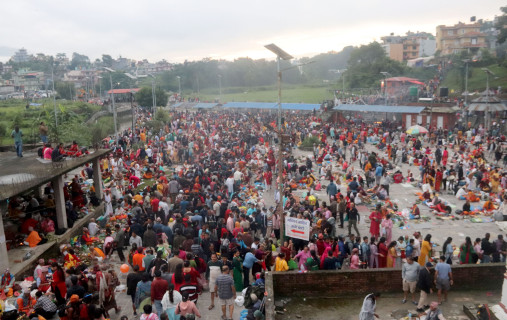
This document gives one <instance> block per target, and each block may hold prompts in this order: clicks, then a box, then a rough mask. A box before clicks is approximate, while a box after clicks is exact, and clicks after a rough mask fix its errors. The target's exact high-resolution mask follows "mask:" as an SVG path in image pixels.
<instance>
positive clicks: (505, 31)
mask: <svg viewBox="0 0 507 320" xmlns="http://www.w3.org/2000/svg"><path fill="white" fill-rule="evenodd" d="M500 10H501V11H502V12H503V14H502V15H501V16H499V17H498V20H497V23H496V25H495V27H496V29H497V30H498V31H499V33H498V36H497V38H496V39H497V41H498V43H499V44H502V43H504V42H505V40H507V28H506V27H505V26H507V6H506V7H501V8H500Z"/></svg>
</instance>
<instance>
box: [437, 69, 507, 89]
mask: <svg viewBox="0 0 507 320" xmlns="http://www.w3.org/2000/svg"><path fill="white" fill-rule="evenodd" d="M488 69H489V70H491V71H492V72H493V73H494V74H495V76H490V77H489V87H490V88H495V89H496V88H498V86H501V87H502V88H505V87H506V85H507V68H504V67H500V66H498V65H496V64H495V65H491V66H488ZM462 77H463V73H462V72H461V71H460V70H459V69H453V70H451V71H450V72H449V73H448V74H447V76H446V78H445V79H444V81H443V83H442V86H443V87H448V88H449V91H450V92H451V91H452V90H454V91H455V92H461V91H462V88H463V86H464V79H463V78H462ZM495 78H496V79H495ZM485 89H486V73H485V72H484V71H482V70H481V68H472V67H470V77H469V78H468V90H469V91H470V92H474V91H484V90H485Z"/></svg>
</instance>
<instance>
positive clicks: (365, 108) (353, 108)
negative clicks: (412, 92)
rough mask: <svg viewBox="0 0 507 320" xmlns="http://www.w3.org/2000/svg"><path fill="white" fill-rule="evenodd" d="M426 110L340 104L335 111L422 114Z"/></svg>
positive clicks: (406, 107) (420, 108)
mask: <svg viewBox="0 0 507 320" xmlns="http://www.w3.org/2000/svg"><path fill="white" fill-rule="evenodd" d="M424 108H426V107H411V106H382V105H359V104H340V105H338V106H335V107H334V108H333V110H336V111H353V112H354V111H355V112H380V113H421V112H422V111H423V110H424Z"/></svg>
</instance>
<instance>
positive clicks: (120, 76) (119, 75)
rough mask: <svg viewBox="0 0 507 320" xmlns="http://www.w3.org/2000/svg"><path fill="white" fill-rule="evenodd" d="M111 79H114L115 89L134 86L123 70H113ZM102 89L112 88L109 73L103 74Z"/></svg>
mask: <svg viewBox="0 0 507 320" xmlns="http://www.w3.org/2000/svg"><path fill="white" fill-rule="evenodd" d="M111 79H112V80H113V88H115V89H129V88H132V85H133V84H132V80H131V79H130V78H129V77H127V76H126V75H125V74H124V73H123V72H119V71H118V72H113V73H112V74H111ZM101 81H102V90H104V91H107V90H111V80H110V79H109V74H108V73H104V74H102V79H101Z"/></svg>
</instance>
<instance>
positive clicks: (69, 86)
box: [55, 82, 75, 100]
mask: <svg viewBox="0 0 507 320" xmlns="http://www.w3.org/2000/svg"><path fill="white" fill-rule="evenodd" d="M55 90H56V92H57V93H58V98H59V99H67V100H72V97H73V95H74V93H75V88H74V83H72V82H56V83H55Z"/></svg>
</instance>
